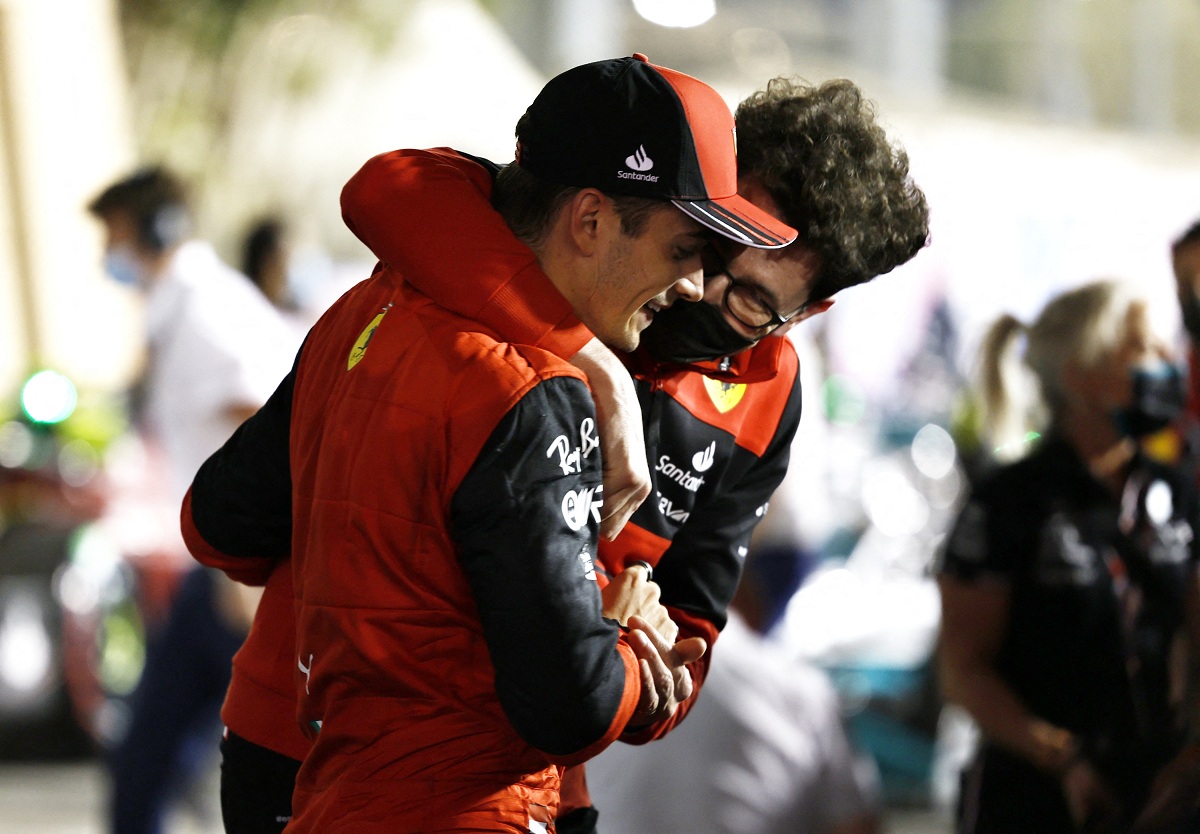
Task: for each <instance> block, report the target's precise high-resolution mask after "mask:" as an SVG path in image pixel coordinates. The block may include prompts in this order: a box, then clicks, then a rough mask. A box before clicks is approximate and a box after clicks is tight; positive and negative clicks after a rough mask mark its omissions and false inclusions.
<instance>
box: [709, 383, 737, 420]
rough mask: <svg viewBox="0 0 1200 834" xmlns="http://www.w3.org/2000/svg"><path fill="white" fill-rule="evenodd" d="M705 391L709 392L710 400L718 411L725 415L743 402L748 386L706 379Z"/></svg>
mask: <svg viewBox="0 0 1200 834" xmlns="http://www.w3.org/2000/svg"><path fill="white" fill-rule="evenodd" d="M704 390H705V391H707V392H708V398H709V399H710V400H712V403H713V405H715V406H716V407H717V411H719V412H721V413H722V414H724V413H725V412H726V411H729V410H730V409H732V408H733V407H734V406H736V405H737V404H738V403H740V402H741V401H742V395H744V394H745V393H746V386H745V385H744V384H741V383H735V382H721V381H720V380H717V379H709V378H708V377H704Z"/></svg>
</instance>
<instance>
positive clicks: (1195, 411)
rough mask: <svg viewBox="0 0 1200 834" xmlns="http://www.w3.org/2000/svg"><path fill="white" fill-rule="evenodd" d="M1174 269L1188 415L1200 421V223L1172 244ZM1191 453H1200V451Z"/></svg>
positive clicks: (1196, 223)
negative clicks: (1183, 343) (1184, 354)
mask: <svg viewBox="0 0 1200 834" xmlns="http://www.w3.org/2000/svg"><path fill="white" fill-rule="evenodd" d="M1171 269H1172V271H1173V272H1174V273H1175V295H1176V298H1178V299H1179V314H1180V319H1181V320H1182V321H1183V329H1184V335H1185V337H1186V338H1187V347H1188V366H1189V368H1190V374H1189V378H1190V382H1191V384H1190V386H1189V387H1188V412H1189V414H1191V415H1192V417H1193V418H1195V419H1196V420H1200V354H1198V351H1200V220H1197V221H1196V222H1195V223H1193V224H1192V225H1191V226H1189V227H1188V228H1187V230H1186V231H1184V232H1183V234H1181V235H1180V236H1179V237H1177V238H1176V239H1175V240H1174V241H1173V242H1172V244H1171ZM1193 442H1194V439H1193ZM1191 451H1192V453H1193V454H1197V453H1200V450H1197V449H1192V450H1191Z"/></svg>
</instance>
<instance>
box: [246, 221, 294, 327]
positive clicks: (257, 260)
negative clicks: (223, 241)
mask: <svg viewBox="0 0 1200 834" xmlns="http://www.w3.org/2000/svg"><path fill="white" fill-rule="evenodd" d="M289 256H290V247H289V242H288V230H287V225H286V224H285V223H284V222H283V219H282V218H280V217H276V216H273V215H271V216H267V217H262V218H260V219H258V220H256V221H254V222H253V223H251V224H250V226H249V227H248V228H247V229H246V234H245V235H244V237H243V238H242V273H243V274H244V275H245V276H246V277H247V278H249V279H250V280H251V281H253V282H254V286H256V287H258V289H259V291H260V292H261V293H262V294H263V295H265V296H266V297H267V300H268V301H270V302H271V303H272V304H274V305H275V306H276V307H278V308H279V309H281V310H289V309H292V307H293V300H292V297H291V291H290V289H289V288H288V258H289Z"/></svg>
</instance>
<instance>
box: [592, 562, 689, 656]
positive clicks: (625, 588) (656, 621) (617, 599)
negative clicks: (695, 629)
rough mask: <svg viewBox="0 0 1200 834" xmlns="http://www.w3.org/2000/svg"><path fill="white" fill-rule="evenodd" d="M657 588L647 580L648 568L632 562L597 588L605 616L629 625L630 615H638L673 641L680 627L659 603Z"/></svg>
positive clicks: (668, 640)
mask: <svg viewBox="0 0 1200 834" xmlns="http://www.w3.org/2000/svg"><path fill="white" fill-rule="evenodd" d="M658 597H659V587H658V585H657V584H656V583H655V582H652V581H651V580H650V568H649V566H648V565H645V564H635V565H631V566H630V567H627V568H625V570H623V571H621V572H620V573H618V574H617V575H616V576H614V577H613V579H612V581H611V582H609V583H608V584H607V585H605V586H604V588H603V589H602V590H601V591H600V598H601V599H602V600H603V602H604V616H605V617H607V618H608V619H610V620H616V621H617V622H618V623H620V624H621V625H623V626H626V627H628V626H629V618H630V617H634V616H637V617H641V618H642V619H643V620H645V621H646V622H648V623H649V624H650V625H651V626H653V627H654V629H655V630H656V631H657V632H658V633H659V634H660V635H662V637H663V639H664V640H666V641H667V643H668V644H669V643H674V642H675V638H676V637H677V636H678V635H679V627H678V626H676V625H675V623H674V622H673V621H672V620H671V615H670V614H668V613H667V609H666V608H664V607H663V606H662V605H660V604H659V602H658Z"/></svg>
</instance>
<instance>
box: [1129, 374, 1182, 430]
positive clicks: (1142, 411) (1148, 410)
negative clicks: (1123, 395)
mask: <svg viewBox="0 0 1200 834" xmlns="http://www.w3.org/2000/svg"><path fill="white" fill-rule="evenodd" d="M1131 373H1132V375H1133V401H1132V402H1131V403H1130V404H1129V405H1128V406H1127V407H1126V408H1122V409H1118V410H1117V411H1116V413H1115V414H1114V415H1113V420H1114V421H1115V422H1116V424H1117V430H1118V431H1120V432H1121V434H1123V435H1125V436H1126V437H1145V436H1146V435H1149V434H1154V433H1155V432H1156V431H1160V430H1161V429H1165V428H1166V427H1167V426H1169V425H1170V424H1171V423H1173V422H1174V421H1175V420H1176V419H1177V418H1178V417H1179V415H1180V414H1182V413H1183V409H1184V406H1185V405H1186V402H1187V381H1186V380H1185V378H1184V376H1183V372H1182V371H1181V370H1180V369H1179V366H1178V365H1175V364H1172V363H1170V362H1163V363H1162V364H1160V365H1157V366H1154V367H1148V368H1147V367H1139V368H1134V369H1133V371H1132V372H1131Z"/></svg>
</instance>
